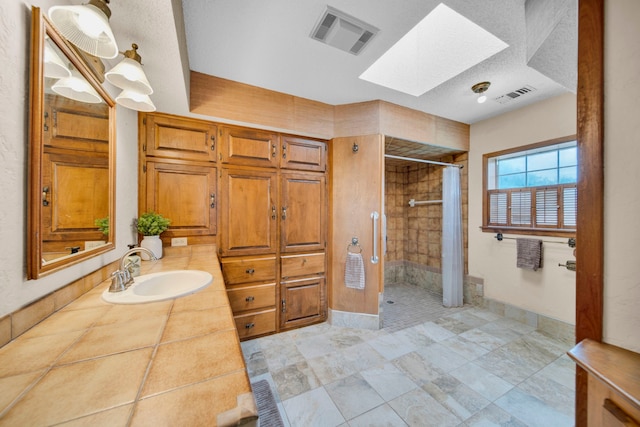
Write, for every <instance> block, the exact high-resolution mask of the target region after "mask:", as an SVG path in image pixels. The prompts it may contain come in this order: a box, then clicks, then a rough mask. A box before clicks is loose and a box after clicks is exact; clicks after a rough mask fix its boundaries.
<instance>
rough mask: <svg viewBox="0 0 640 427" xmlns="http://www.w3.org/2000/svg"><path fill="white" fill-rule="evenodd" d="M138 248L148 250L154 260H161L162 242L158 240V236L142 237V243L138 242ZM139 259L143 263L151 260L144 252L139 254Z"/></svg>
mask: <svg viewBox="0 0 640 427" xmlns="http://www.w3.org/2000/svg"><path fill="white" fill-rule="evenodd" d="M140 247H141V248H146V249H149V250H150V251H151V252H153V253H154V255H155V256H156V258H158V259H160V258H162V240H160V236H144V238H143V239H142V242H140ZM140 257H141V258H142V259H143V260H145V261H149V260H150V259H151V258H150V257H149V255H148V254H147V253H145V252H140Z"/></svg>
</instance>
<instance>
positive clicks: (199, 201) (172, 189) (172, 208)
mask: <svg viewBox="0 0 640 427" xmlns="http://www.w3.org/2000/svg"><path fill="white" fill-rule="evenodd" d="M146 177H147V188H146V193H147V194H146V210H148V211H149V210H150V211H154V212H160V213H162V215H164V216H165V217H167V218H169V219H171V226H170V228H169V229H168V230H167V231H165V232H164V233H163V236H164V237H178V236H197V235H215V234H216V227H217V222H216V221H217V218H216V211H217V210H216V205H217V200H216V179H217V176H216V168H215V167H212V166H201V165H194V164H190V163H188V162H171V161H169V160H162V159H154V160H153V161H147V162H146Z"/></svg>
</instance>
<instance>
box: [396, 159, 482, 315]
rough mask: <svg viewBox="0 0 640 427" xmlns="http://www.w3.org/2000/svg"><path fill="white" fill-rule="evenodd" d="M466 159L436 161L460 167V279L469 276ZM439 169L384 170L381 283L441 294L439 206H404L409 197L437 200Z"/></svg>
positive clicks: (413, 166)
mask: <svg viewBox="0 0 640 427" xmlns="http://www.w3.org/2000/svg"><path fill="white" fill-rule="evenodd" d="M467 158H468V156H467V154H466V153H463V154H458V155H452V156H446V157H443V158H441V159H438V160H439V161H442V162H447V163H456V164H461V165H463V166H465V167H464V168H462V170H461V176H460V181H461V190H462V191H461V194H462V195H461V198H462V223H463V233H464V239H463V245H464V257H465V275H466V274H467V271H468V268H467V254H468V251H467V248H468V238H467V236H468V199H469V197H468V190H467V189H468V180H467V176H468V175H467V174H468V169H467V167H466V166H467ZM442 168H443V166H439V165H430V164H424V163H408V164H407V165H406V166H389V167H387V168H386V169H385V208H386V215H387V254H386V257H385V283H394V282H395V283H398V282H405V283H409V284H413V285H417V286H421V287H424V288H425V289H428V290H430V291H433V292H437V293H439V294H442V274H441V259H442V253H441V248H442V204H433V205H418V206H416V207H413V208H412V207H410V206H409V199H412V198H413V199H416V200H441V199H442ZM469 302H471V301H469Z"/></svg>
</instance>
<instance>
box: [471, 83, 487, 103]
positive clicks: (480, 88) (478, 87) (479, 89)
mask: <svg viewBox="0 0 640 427" xmlns="http://www.w3.org/2000/svg"><path fill="white" fill-rule="evenodd" d="M489 86H491V82H480V83H476V84H474V85H473V86H471V90H472V91H473V92H474V93H477V94H478V95H480V96H478V104H482V103H483V102H485V101H486V100H487V95H483V94H484V93H485V92H486V91H487V90H488V89H489Z"/></svg>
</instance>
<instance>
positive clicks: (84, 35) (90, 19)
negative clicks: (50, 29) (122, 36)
mask: <svg viewBox="0 0 640 427" xmlns="http://www.w3.org/2000/svg"><path fill="white" fill-rule="evenodd" d="M108 3H109V0H89V3H87V4H84V5H78V6H72V5H70V6H52V7H51V8H50V9H49V19H51V22H53V24H54V25H55V26H56V27H57V28H58V30H59V31H60V32H61V33H62V35H63V36H64V37H65V38H66V39H67V40H69V42H71V43H72V44H74V45H75V46H77V47H78V48H80V49H82V50H83V51H85V52H87V53H89V54H90V55H93V56H97V57H99V58H109V59H110V58H115V57H116V56H118V45H117V43H116V39H115V37H114V36H113V31H111V26H110V25H109V18H110V17H111V10H110V9H109V6H107V4H108Z"/></svg>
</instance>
